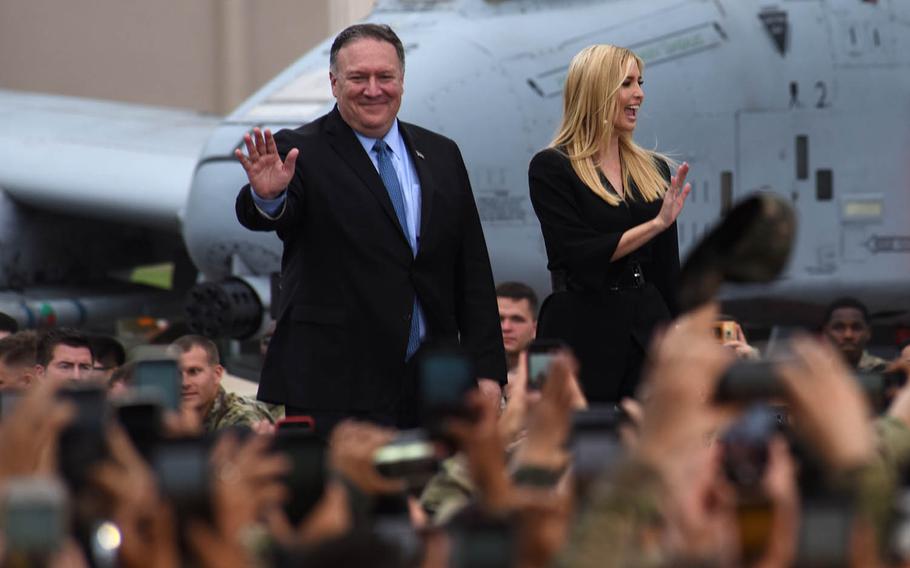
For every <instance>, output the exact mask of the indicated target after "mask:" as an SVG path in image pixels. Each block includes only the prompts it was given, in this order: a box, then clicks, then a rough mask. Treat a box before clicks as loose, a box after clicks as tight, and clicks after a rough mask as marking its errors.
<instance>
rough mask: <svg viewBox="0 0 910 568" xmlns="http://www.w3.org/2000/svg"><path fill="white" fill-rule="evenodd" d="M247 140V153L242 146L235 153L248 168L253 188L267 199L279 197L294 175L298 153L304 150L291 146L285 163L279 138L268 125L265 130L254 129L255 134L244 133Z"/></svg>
mask: <svg viewBox="0 0 910 568" xmlns="http://www.w3.org/2000/svg"><path fill="white" fill-rule="evenodd" d="M243 142H244V143H245V144H246V151H247V154H244V153H243V151H242V150H240V148H238V149H236V150H234V155H235V156H237V159H238V160H240V165H242V166H243V169H244V170H246V177H247V178H249V180H250V187H251V188H253V191H255V192H256V195H258V196H259V197H261V198H263V199H274V198H276V197H278V196H279V195H280V194H281V192H282V191H284V190H285V188H287V186H288V184H289V183H290V182H291V178H292V177H294V168H295V164H296V162H297V154H299V153H300V152H299V151H298V150H297V148H293V149H291V151H290V152H288V155H287V158H285V160H284V162H282V161H281V156H279V155H278V148H277V147H276V146H275V139H274V138H273V137H272V132H271V131H270V130H269V129H268V128H266V129H265V132H264V133H263V132H262V131H261V130H259V129H258V128H254V129H253V133H252V134H244V135H243Z"/></svg>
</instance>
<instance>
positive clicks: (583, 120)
mask: <svg viewBox="0 0 910 568" xmlns="http://www.w3.org/2000/svg"><path fill="white" fill-rule="evenodd" d="M632 63H638V69H639V70H640V71H641V72H644V68H645V65H644V62H643V61H642V60H641V58H640V57H638V56H637V55H635V54H634V53H632V51H630V50H628V49H626V48H624V47H616V46H613V45H592V46H590V47H587V48H585V49H583V50H582V51H581V52H579V53H578V55H576V56H575V57H574V58H573V59H572V63H571V65H569V73H568V76H567V77H566V85H565V91H564V98H563V114H562V124H561V125H560V127H559V133H558V134H557V135H556V138H555V139H554V140H553V142H551V143H550V147H552V148H557V149H559V150H561V151H563V152H565V154H566V155H567V156H568V158H569V160H570V162H571V163H572V169H573V170H575V173H576V174H578V177H579V178H581V180H582V181H583V182H584V183H585V185H587V186H588V187H589V188H590V189H591V191H593V192H594V193H595V194H597V196H598V197H600V198H601V199H603V200H604V201H606V202H607V203H609V204H610V205H619V203H620V202H621V201H622V199H620V198H619V197H618V196H617V195H615V194H613V193H610V192H609V191H607V188H606V186H604V183H603V181H602V180H601V176H600V171H599V169H598V167H597V164H595V163H594V158H595V157H596V156H598V155H599V153H600V152H601V151H602V150H604V149H606V148H607V147H608V144H609V142H610V137H611V136H612V135H613V121H614V119H615V117H616V114H617V112H618V110H619V109H618V106H619V103H618V102H617V97H616V93H617V92H619V89H620V88H621V87H622V83H623V81H625V79H626V76H627V75H628V73H629V69H630V68H631V66H632ZM655 156H657V157H659V158H661V159H663V160H665V161H667V162H668V163H670V160H669V159H668V158H667V157H666V156H663V155H661V154H657V153H655V152H650V151H648V150H645V149H644V148H642V147H640V146H639V145H638V144H636V143H635V142H634V141H633V140H632V135H631V133H627V132H622V133H620V135H619V157H620V163H621V168H622V179H623V181H624V183H625V184H626V186H627V187H630V183H629V182H632V183H634V184H635V186H636V187H637V188H638V191H639V193H641V195H642V197H644V199H645V200H646V201H654V200H656V199H660V198H661V197H662V196H663V194H664V192H666V190H667V187H668V184H667V180H666V179H664V177H663V175H661V172H660V170H659V169H658V166H657V164H656V163H655ZM623 195H624V196H625V197H626V198H632V199H634V196H633V195H632V194H630V193H629V192H628V191H625V192H623Z"/></svg>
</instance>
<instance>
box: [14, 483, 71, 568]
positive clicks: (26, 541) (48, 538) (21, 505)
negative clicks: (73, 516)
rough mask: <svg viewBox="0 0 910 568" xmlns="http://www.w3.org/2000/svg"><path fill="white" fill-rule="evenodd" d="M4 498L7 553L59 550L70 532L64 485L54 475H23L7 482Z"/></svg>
mask: <svg viewBox="0 0 910 568" xmlns="http://www.w3.org/2000/svg"><path fill="white" fill-rule="evenodd" d="M5 494H6V495H5V498H4V500H3V522H2V523H0V525H2V526H3V531H4V536H5V543H4V545H5V548H6V550H7V553H8V554H12V555H14V556H15V555H17V554H24V555H43V554H45V553H53V552H54V551H56V550H59V548H60V547H61V545H62V544H63V542H64V540H65V539H66V538H67V535H68V533H69V513H68V503H67V498H66V490H65V488H64V487H63V486H62V485H61V484H60V483H59V482H58V481H57V480H55V479H54V478H51V477H20V478H15V479H11V480H9V481H8V482H7V484H6V489H5Z"/></svg>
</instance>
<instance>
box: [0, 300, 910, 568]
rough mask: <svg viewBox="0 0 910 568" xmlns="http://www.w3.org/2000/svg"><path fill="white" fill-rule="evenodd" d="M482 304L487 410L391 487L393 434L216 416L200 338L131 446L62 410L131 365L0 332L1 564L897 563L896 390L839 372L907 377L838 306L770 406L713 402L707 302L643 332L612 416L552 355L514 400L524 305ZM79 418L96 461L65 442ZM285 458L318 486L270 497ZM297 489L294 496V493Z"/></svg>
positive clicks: (743, 349) (181, 354) (103, 347)
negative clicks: (97, 436)
mask: <svg viewBox="0 0 910 568" xmlns="http://www.w3.org/2000/svg"><path fill="white" fill-rule="evenodd" d="M498 295H499V300H500V301H499V307H500V313H501V318H502V325H503V334H504V341H505V346H506V353H507V356H508V357H509V363H510V373H509V384H508V387H507V389H506V396H505V397H504V399H503V400H502V401H499V400H491V399H490V398H489V397H487V396H485V395H483V394H481V393H480V392H479V391H473V392H470V393H468V394H467V396H466V397H465V399H464V410H465V412H456V413H453V414H451V415H449V416H448V417H446V418H445V419H444V420H442V421H438V420H437V421H436V423H437V426H441V427H440V428H436V429H435V430H434V432H433V435H432V436H431V437H432V439H433V440H435V441H434V446H433V447H434V452H435V454H434V456H435V458H434V460H432V461H433V462H434V464H433V465H435V467H434V468H428V466H427V464H426V463H422V464H421V467H420V468H418V469H413V468H412V469H408V468H407V467H402V468H401V469H400V470H397V471H396V470H392V471H391V473H390V471H389V470H385V471H383V472H382V473H381V472H380V470H381V468H379V467H377V456H378V455H379V453H380V452H382V451H383V449H384V448H388V447H390V446H389V445H390V444H391V445H392V447H394V445H395V443H396V439H399V438H400V436H402V434H401V433H398V432H395V431H392V430H389V429H385V428H380V427H377V426H373V425H371V424H367V423H359V422H353V421H347V422H343V423H341V424H340V425H339V426H338V427H337V428H335V430H334V431H333V432H331V434H330V435H329V436H328V437H327V439H325V440H321V439H318V438H317V437H313V440H312V443H311V444H310V446H309V447H310V450H309V453H304V454H294V455H292V454H290V453H285V452H284V451H282V448H285V449H286V448H287V445H286V444H284V445H283V444H282V443H281V440H282V436H283V435H285V434H287V433H288V432H290V434H288V435H289V436H290V437H291V438H295V437H296V438H297V439H299V438H300V437H302V436H306V432H305V430H296V429H295V430H291V429H287V430H285V429H284V427H283V426H282V425H281V423H280V421H279V427H278V429H277V431H276V428H275V427H274V426H273V425H272V422H274V421H275V418H276V417H275V416H273V415H272V414H270V411H274V409H268V408H266V407H264V406H262V405H260V404H258V403H255V402H254V401H251V400H248V399H242V400H239V402H237V401H235V402H234V403H228V402H226V400H225V396H226V395H227V394H229V393H225V391H224V389H222V388H221V386H220V384H219V382H220V378H221V375H222V373H223V372H224V370H223V368H222V367H221V366H220V362H219V355H218V352H217V349H216V348H215V346H214V344H213V343H211V342H210V341H208V340H206V339H205V338H201V337H198V336H187V337H184V338H181V339H180V340H177V341H175V342H174V344H173V345H172V353H173V356H174V357H175V359H176V360H177V363H178V368H179V371H180V373H181V376H182V378H183V379H182V380H183V391H182V394H183V396H182V404H181V406H180V408H179V410H178V411H176V412H164V413H163V414H162V415H161V417H160V418H161V420H160V424H158V425H156V428H157V426H160V431H159V430H156V431H157V432H159V434H160V439H159V440H157V441H155V442H154V443H153V444H152V446H149V444H148V440H142V439H137V437H136V434H135V432H136V431H137V430H136V425H135V424H131V425H130V428H129V429H128V428H126V427H125V426H126V425H123V424H120V423H118V421H117V419H116V417H117V416H119V415H118V414H117V413H116V412H114V411H113V410H110V411H109V412H101V411H100V410H99V411H98V415H99V416H100V417H101V418H100V419H99V417H98V416H84V415H82V414H85V413H86V406H85V405H84V404H83V403H80V402H79V399H78V397H72V396H66V395H65V393H66V392H68V391H71V390H72V389H73V388H74V386H73V385H74V384H76V383H78V384H79V387H80V389H81V390H83V391H84V390H86V389H90V388H91V387H90V386H86V385H93V384H94V385H97V388H99V389H103V390H104V391H106V393H107V398H108V403H107V404H108V405H109V409H115V408H116V407H117V404H118V403H117V401H118V400H129V396H130V391H131V388H132V387H131V384H132V378H131V376H130V373H131V372H132V371H131V364H129V363H127V364H126V365H124V355H123V351H122V348H119V349H118V348H117V347H118V346H116V342H115V341H113V340H111V339H110V338H97V337H94V338H93V337H86V336H84V335H82V334H81V333H79V332H77V331H73V330H51V331H49V332H44V333H38V334H36V333H35V332H31V331H19V332H15V333H12V334H11V335H9V336H8V337H5V338H3V339H0V371H2V378H0V380H2V381H3V382H2V386H3V389H4V391H3V408H2V418H0V495H2V503H3V505H2V508H0V510H2V515H0V518H2V521H0V522H2V523H3V525H2V526H3V535H4V536H3V538H2V540H0V551H2V556H3V558H4V565H6V566H124V567H140V566H142V567H154V568H157V567H176V566H185V565H186V566H204V567H213V568H214V567H218V568H225V567H228V568H229V567H232V566H237V567H240V566H243V567H246V566H313V567H317V566H331V567H333V568H339V567H342V566H352V567H354V566H380V567H382V566H390V567H392V566H396V567H398V566H400V567H404V566H427V567H431V566H432V567H453V568H454V567H462V566H464V567H469V566H470V567H485V566H490V567H493V566H497V567H499V566H503V567H504V566H514V567H535V566H570V567H582V566H901V565H903V562H904V560H905V558H906V559H908V563H910V539H908V536H907V535H908V534H910V510H904V509H902V504H903V503H904V501H903V499H904V497H903V496H904V492H905V488H904V485H903V481H904V478H905V469H906V465H907V462H908V459H910V390H908V388H907V387H904V386H902V385H903V381H902V380H900V379H899V378H898V379H897V380H892V381H891V382H889V383H887V385H886V386H888V388H886V389H884V390H882V391H881V392H880V393H879V394H880V395H882V396H883V397H884V398H881V397H879V399H877V400H876V401H875V403H874V404H873V403H872V402H870V400H871V399H870V397H869V396H868V395H867V393H866V392H865V391H864V390H863V389H862V388H861V382H860V381H859V380H858V379H857V376H856V372H857V371H858V370H871V371H879V372H880V371H891V373H890V374H888V373H886V374H885V375H881V376H889V377H892V378H893V377H895V376H898V375H903V373H904V372H905V371H906V370H907V369H908V368H910V367H906V366H905V364H904V363H902V359H901V357H900V356H899V357H898V358H897V359H896V360H895V361H894V362H891V363H888V362H886V361H884V360H881V359H878V358H875V357H874V356H872V355H870V354H869V353H868V352H867V351H866V343H867V342H868V339H869V325H868V313H867V312H866V310H865V307H864V306H863V305H862V304H861V303H860V302H858V301H855V300H850V299H845V300H841V301H838V302H836V303H834V304H832V305H831V306H830V308H829V310H828V312H827V314H826V316H825V321H824V324H823V326H822V328H821V331H822V333H821V334H819V335H808V334H807V335H803V336H799V335H796V336H794V337H792V338H791V339H790V340H789V342H788V354H787V356H786V358H784V359H782V360H780V362H779V363H776V364H774V365H772V366H771V367H768V368H770V369H773V370H772V371H771V372H769V373H768V377H767V380H768V381H777V382H778V383H779V384H780V389H779V392H778V394H777V395H776V396H775V398H774V399H773V400H763V401H762V400H751V401H748V402H746V401H745V400H739V401H737V402H735V403H719V402H717V401H716V397H715V396H714V395H715V392H716V390H717V385H718V382H719V381H721V380H724V375H725V373H726V372H727V371H728V369H729V368H730V366H731V365H732V364H733V363H734V361H736V360H737V359H739V360H755V359H759V358H761V357H762V354H761V353H759V351H758V350H756V349H755V348H753V347H751V346H749V345H748V343H747V342H746V341H745V337H744V336H743V334H742V330H741V329H740V328H739V327H738V326H734V327H733V328H732V329H733V331H729V333H728V331H725V330H727V328H726V327H725V326H723V325H721V324H720V323H719V322H720V321H721V320H723V316H720V315H719V314H718V310H717V307H716V306H714V305H709V306H705V307H703V308H701V309H698V310H697V311H695V312H692V313H688V314H685V315H683V316H682V317H680V318H679V319H678V320H676V321H675V322H674V323H673V325H671V326H669V327H667V328H666V329H665V330H664V331H663V332H662V333H660V334H659V335H658V336H657V337H656V339H655V340H654V342H653V344H652V346H651V348H650V350H649V353H648V366H647V372H646V376H645V377H644V380H643V384H642V387H641V389H640V391H639V394H638V396H637V399H636V400H631V399H627V400H624V401H623V402H622V404H621V405H620V406H619V407H617V408H609V409H591V408H588V405H587V403H586V400H585V397H584V394H583V393H582V392H581V389H580V387H579V385H578V382H577V380H576V369H575V363H574V361H573V359H572V357H571V354H569V353H566V352H561V353H558V354H556V355H555V356H554V357H553V359H552V362H551V364H550V366H549V371H548V374H547V377H546V380H545V381H543V384H542V386H541V387H540V388H539V389H536V388H529V387H528V380H527V375H528V373H527V369H526V361H527V360H526V358H525V357H523V356H522V354H523V353H524V352H525V351H526V350H527V347H528V344H529V342H530V341H531V339H532V338H533V335H534V320H535V313H536V298H534V295H533V292H532V291H530V289H528V288H527V287H522V286H521V285H515V284H508V285H504V286H501V287H500V288H499V289H498ZM4 327H6V326H5V325H4ZM725 333H728V334H727V335H724V334H725ZM719 334H721V337H720V339H721V341H718V335H719ZM213 349H214V351H213ZM901 355H903V353H901ZM895 373H897V375H895ZM727 378H729V377H727ZM194 381H195V382H194ZM867 390H868V389H867ZM231 396H233V397H234V398H236V399H241V398H242V397H236V395H231ZM13 402H14V403H13ZM232 404H239V405H240V406H239V407H237V408H239V410H237V411H236V412H234V414H233V416H235V417H237V419H236V420H233V421H232V420H226V421H222V422H220V423H214V422H213V419H212V417H211V416H210V415H211V413H212V412H217V410H216V409H218V408H219V405H222V406H224V405H228V406H230V405H232ZM232 408H233V406H232ZM222 412H225V411H224V410H222ZM279 416H280V415H279ZM586 416H587V417H589V418H591V419H589V420H586V419H585V417H586ZM610 417H612V419H611V418H610ZM437 418H438V417H437ZM93 419H96V420H94V423H98V424H101V431H102V436H103V439H104V443H103V445H102V447H101V448H100V449H96V448H92V447H91V444H86V443H85V440H86V438H81V437H80V436H82V435H85V432H84V431H81V430H80V428H83V429H84V428H85V424H87V423H93ZM150 419H151V418H150ZM156 420H157V419H156ZM128 430H129V431H128ZM407 436H410V439H419V438H420V437H419V436H416V437H415V435H414V433H408V434H407ZM74 444H76V446H75V448H76V449H75V450H74ZM80 444H82V445H80ZM155 444H158V446H157V448H164V447H167V448H170V449H171V450H173V448H183V449H184V450H185V453H184V454H180V453H179V452H178V453H176V454H174V453H173V451H172V458H174V456H176V457H175V458H174V459H173V460H172V461H171V462H170V465H167V466H163V465H162V463H161V460H160V459H159V457H157V456H156V446H155ZM180 444H182V445H180ZM399 447H407V446H406V445H402V446H399ZM96 450H97V451H96ZM300 455H303V456H304V459H310V460H311V461H313V463H315V464H318V467H319V469H320V470H321V471H319V472H316V473H315V474H314V473H313V472H312V471H311V472H310V475H309V478H307V479H304V480H302V481H301V479H299V475H297V478H296V481H292V479H293V478H294V472H295V471H296V472H297V474H299V472H300V471H301V468H303V471H306V466H307V464H303V465H301V464H299V463H295V460H299V459H301V458H300ZM74 456H75V458H74ZM307 456H309V457H307ZM437 459H438V463H437ZM413 463H416V462H412V465H413ZM193 464H202V466H201V467H199V466H198V465H193ZM401 464H404V465H405V466H406V465H407V464H408V458H407V456H406V455H405V456H403V457H402V458H401V462H400V464H399V465H401ZM310 465H312V464H310ZM168 467H170V468H174V471H167V468H168ZM194 468H195V469H194ZM311 469H312V468H311ZM433 469H435V471H436V473H435V474H434V475H428V474H427V473H428V471H432V470H433ZM175 472H176V476H175ZM194 473H197V474H198V476H199V480H201V482H197V483H196V484H195V485H194V484H193V483H192V482H191V480H192V479H193V474H194ZM314 480H315V481H316V482H318V484H319V485H318V487H314V486H313V483H314ZM301 483H302V485H300V484H301ZM295 484H296V485H295ZM307 484H309V485H307ZM299 487H306V488H307V491H308V492H309V494H308V495H306V496H301V495H295V494H294V491H295V488H299ZM291 503H293V504H294V506H289V504H291Z"/></svg>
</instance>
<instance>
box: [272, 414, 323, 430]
mask: <svg viewBox="0 0 910 568" xmlns="http://www.w3.org/2000/svg"><path fill="white" fill-rule="evenodd" d="M275 430H277V431H279V432H281V431H284V430H301V431H303V432H310V433H312V432H315V431H316V421H315V420H314V419H313V417H312V416H286V417H284V418H282V419H281V420H279V421H277V422H275Z"/></svg>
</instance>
